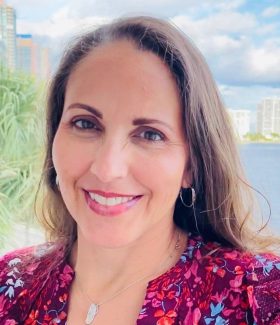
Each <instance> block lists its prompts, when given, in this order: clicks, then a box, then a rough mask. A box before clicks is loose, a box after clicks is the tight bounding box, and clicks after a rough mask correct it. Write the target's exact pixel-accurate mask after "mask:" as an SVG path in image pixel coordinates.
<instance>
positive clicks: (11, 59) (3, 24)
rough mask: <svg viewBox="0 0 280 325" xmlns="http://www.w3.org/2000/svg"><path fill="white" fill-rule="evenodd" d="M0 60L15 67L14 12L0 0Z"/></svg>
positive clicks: (9, 66) (11, 67)
mask: <svg viewBox="0 0 280 325" xmlns="http://www.w3.org/2000/svg"><path fill="white" fill-rule="evenodd" d="M0 61H1V62H2V63H3V64H4V65H5V66H7V67H8V68H9V69H11V70H14V69H15V67H16V12H15V9H14V8H13V7H11V6H8V5H6V4H5V2H4V0H0Z"/></svg>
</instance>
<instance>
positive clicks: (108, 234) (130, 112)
mask: <svg viewBox="0 0 280 325" xmlns="http://www.w3.org/2000/svg"><path fill="white" fill-rule="evenodd" d="M53 161H54V166H55V169H56V172H57V175H58V179H59V186H60V191H61V194H62V197H63V200H64V201H65V204H66V206H67V208H68V210H69V212H70V214H71V215H72V216H73V218H74V219H75V220H76V222H77V224H78V235H80V236H83V237H84V239H85V240H86V241H87V242H89V243H95V244H98V245H103V246H107V247H115V246H122V245H126V244H128V243H131V242H133V241H135V240H137V239H139V238H140V237H141V236H144V235H145V233H147V232H149V231H153V229H162V227H165V226H166V227H168V226H170V225H172V222H173V211H174V204H175V201H176V198H177V196H178V193H179V191H180V187H181V186H187V184H189V183H190V182H189V181H190V180H189V175H188V172H186V171H185V166H186V165H187V161H188V148H187V144H186V141H185V138H184V132H183V124H182V117H181V107H180V99H179V95H178V90H177V88H176V84H175V81H174V80H173V78H172V76H171V73H170V71H169V69H168V68H167V67H166V66H165V65H164V63H163V62H162V61H161V60H160V59H159V58H158V57H157V56H156V55H154V54H153V53H150V52H144V51H140V50H138V49H136V48H135V47H134V45H132V43H130V42H128V41H118V42H115V43H110V44H106V45H103V46H102V47H99V48H97V49H95V50H94V51H93V52H92V53H90V54H89V55H88V56H87V57H86V58H85V59H83V60H82V61H81V62H80V63H79V64H78V65H77V66H76V68H75V69H74V71H73V72H72V73H71V75H70V78H69V81H68V84H67V89H66V94H65V103H64V108H63V115H62V118H61V122H60V125H59V127H58V130H57V133H56V135H55V139H54V143H53Z"/></svg>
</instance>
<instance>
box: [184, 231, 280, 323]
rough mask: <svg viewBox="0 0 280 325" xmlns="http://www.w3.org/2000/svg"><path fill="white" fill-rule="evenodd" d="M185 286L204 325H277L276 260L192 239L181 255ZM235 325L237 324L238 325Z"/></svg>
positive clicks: (279, 289) (279, 265)
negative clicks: (230, 324)
mask: <svg viewBox="0 0 280 325" xmlns="http://www.w3.org/2000/svg"><path fill="white" fill-rule="evenodd" d="M185 256H186V257H185V258H186V259H188V258H190V257H191V258H190V263H189V265H188V266H187V263H186V269H185V277H186V279H187V286H188V287H189V288H190V291H191V294H192V296H194V297H195V299H194V300H195V304H196V306H197V308H198V310H197V312H198V314H199V313H200V315H201V317H202V315H204V316H203V317H204V320H205V322H206V323H207V324H212V322H213V324H214V323H215V322H218V321H222V320H224V321H225V320H231V317H233V318H232V319H235V320H237V319H240V324H241V321H242V319H243V320H244V319H246V320H247V323H249V324H253V322H254V321H255V323H256V324H268V323H269V324H277V323H278V322H279V323H280V257H278V256H276V255H273V254H260V255H253V254H251V253H249V252H241V251H239V250H237V249H233V248H225V247H221V246H220V245H219V244H217V243H212V242H209V243H205V242H203V240H202V239H201V238H199V237H197V238H194V237H192V238H191V239H190V241H189V245H188V248H187V250H186V252H185ZM238 324H239V323H238Z"/></svg>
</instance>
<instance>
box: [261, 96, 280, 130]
mask: <svg viewBox="0 0 280 325" xmlns="http://www.w3.org/2000/svg"><path fill="white" fill-rule="evenodd" d="M257 132H258V133H261V134H263V135H270V134H271V133H278V134H280V98H265V99H263V100H262V102H261V103H260V104H259V105H258V109H257Z"/></svg>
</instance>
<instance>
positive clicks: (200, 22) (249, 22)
mask: <svg viewBox="0 0 280 325" xmlns="http://www.w3.org/2000/svg"><path fill="white" fill-rule="evenodd" d="M13 1H19V0H13ZM27 1H29V2H32V1H34V0H27ZM57 1H58V2H59V3H62V2H65V0H57ZM50 2H51V3H53V2H52V1H50ZM244 3H245V1H244V0H232V1H224V0H205V1H203V2H201V3H199V5H198V3H197V1H196V0H155V1H150V0H141V1H140V0H135V1H133V2H132V1H129V0H119V1H112V0H111V1H108V0H107V1H106V0H91V1H89V0H83V1H81V2H77V1H76V0H70V1H68V2H67V5H64V6H63V7H62V8H60V9H59V10H57V12H56V13H55V14H53V15H52V16H51V17H50V18H49V19H43V20H42V21H40V22H39V23H35V22H30V21H25V20H23V19H21V20H19V22H18V31H19V32H21V33H22V32H23V33H32V34H37V35H48V36H51V37H52V38H55V37H62V36H65V35H66V36H67V37H68V36H69V35H73V34H76V33H78V32H79V31H80V30H81V29H83V28H86V27H87V26H89V25H90V26H92V25H98V24H100V23H103V22H107V21H108V20H110V19H111V18H113V16H114V17H115V16H119V15H121V14H124V13H128V12H129V11H134V12H135V13H136V11H140V10H141V8H142V9H143V8H145V11H146V13H147V10H149V11H150V13H151V14H153V15H156V16H157V15H160V14H162V15H164V14H165V13H167V12H168V11H169V12H168V17H173V18H171V20H172V22H174V23H175V24H176V25H177V26H178V27H180V29H182V30H183V31H184V32H185V33H186V34H187V35H188V36H189V37H191V38H192V39H193V40H194V42H195V44H196V45H197V46H198V48H199V49H200V50H201V51H202V53H203V54H204V56H205V57H206V59H207V61H208V63H209V65H210V68H211V70H212V71H213V74H214V76H215V78H216V79H217V80H218V81H219V82H221V83H223V84H231V85H234V84H244V85H245V84H269V83H272V84H274V85H277V84H280V70H279V69H280V61H279V60H280V59H279V58H280V40H279V37H278V35H279V34H278V33H279V32H278V30H279V23H277V22H272V23H271V22H269V23H263V22H262V24H260V21H259V20H258V16H256V15H254V14H252V13H248V12H245V13H241V12H238V11H236V10H237V8H239V7H240V6H242V5H243V4H244ZM267 9H268V8H267ZM175 11H176V12H180V13H182V14H180V15H178V14H175V15H173V16H172V13H173V12H175ZM185 12H187V13H188V14H184V13H185ZM102 13H103V14H102ZM264 36H265V37H266V40H265V41H264V39H263V37H264Z"/></svg>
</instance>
